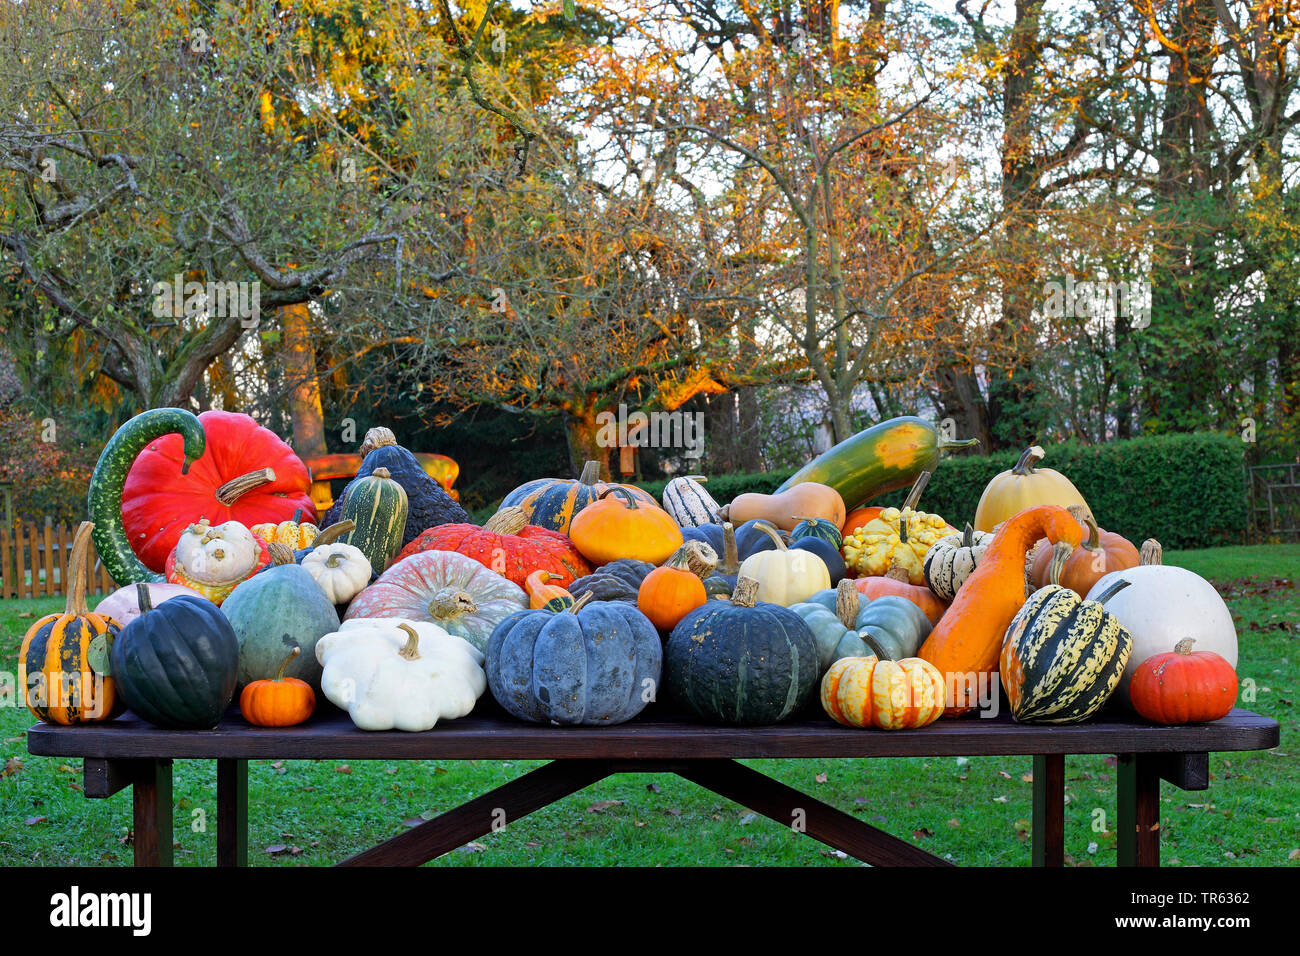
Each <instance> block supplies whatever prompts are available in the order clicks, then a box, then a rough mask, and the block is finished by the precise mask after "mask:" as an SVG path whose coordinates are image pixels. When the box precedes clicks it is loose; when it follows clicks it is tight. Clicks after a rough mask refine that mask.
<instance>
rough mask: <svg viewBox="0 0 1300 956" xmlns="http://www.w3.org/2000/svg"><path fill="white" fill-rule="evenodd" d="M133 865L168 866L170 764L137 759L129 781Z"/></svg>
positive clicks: (170, 803)
mask: <svg viewBox="0 0 1300 956" xmlns="http://www.w3.org/2000/svg"><path fill="white" fill-rule="evenodd" d="M131 803H132V809H133V811H134V814H133V815H134V824H135V865H136V866H171V865H172V762H171V761H170V760H141V761H139V762H138V764H137V770H136V775H135V779H134V780H133V781H132V788H131Z"/></svg>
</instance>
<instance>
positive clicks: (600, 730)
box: [27, 708, 1280, 760]
mask: <svg viewBox="0 0 1300 956" xmlns="http://www.w3.org/2000/svg"><path fill="white" fill-rule="evenodd" d="M1279 739H1280V728H1279V726H1278V723H1277V721H1275V720H1272V719H1271V718H1268V717H1262V716H1260V715H1259V714H1255V713H1252V712H1251V711H1248V710H1242V709H1240V708H1238V709H1236V710H1233V712H1232V713H1231V714H1229V715H1228V716H1227V717H1224V718H1223V719H1222V720H1217V721H1214V722H1213V723H1208V724H1188V725H1184V726H1181V727H1158V726H1154V725H1152V724H1148V723H1146V722H1145V721H1142V720H1141V719H1140V718H1136V717H1129V716H1126V715H1123V714H1120V713H1110V712H1107V713H1104V714H1103V715H1102V716H1101V718H1100V719H1097V720H1092V721H1089V722H1087V723H1083V724H1066V725H1061V726H1047V725H1030V724H1017V723H1015V722H1014V721H1012V720H1011V718H1010V716H1008V715H1006V714H1002V715H1000V716H998V717H996V718H993V719H981V718H978V717H967V718H962V719H956V720H944V719H941V720H939V721H938V722H937V723H934V724H931V725H930V726H929V727H923V728H920V729H918V730H899V731H889V732H886V731H880V730H857V729H854V728H850V727H841V726H840V725H838V724H836V723H834V722H832V721H831V720H830V719H829V718H825V717H811V718H808V719H804V720H798V721H790V722H787V723H783V724H777V725H775V726H771V727H723V726H712V725H708V724H701V723H698V722H696V721H693V720H691V719H689V718H686V717H682V716H675V715H664V714H662V713H660V714H656V715H654V716H653V717H647V718H646V719H641V718H638V719H636V720H632V721H630V722H628V723H625V724H620V725H618V726H615V727H552V726H540V725H533V724H526V723H522V722H520V721H517V720H515V719H513V718H511V717H508V716H505V715H503V714H501V713H500V712H499V711H498V712H490V713H488V712H485V713H481V714H471V715H470V716H468V717H463V718H461V719H459V720H451V721H447V722H446V723H444V724H439V725H438V726H437V727H435V728H433V729H432V730H428V731H425V732H423V733H404V732H401V731H386V732H368V731H362V730H357V729H356V728H355V727H354V726H353V724H352V721H351V720H350V719H349V718H348V716H347V715H346V714H345V713H343V712H341V711H338V710H335V709H333V708H325V709H322V710H321V711H319V712H318V713H317V714H316V715H315V716H314V717H313V718H312V719H311V720H310V721H308V722H307V723H305V724H302V725H300V726H297V727H289V728H265V727H254V726H251V725H250V724H248V723H246V722H245V721H244V719H243V718H242V717H241V716H240V715H239V713H238V711H237V710H232V711H230V712H228V713H227V715H226V717H225V718H224V719H223V720H222V721H221V723H220V724H219V725H218V726H217V727H216V728H215V729H213V730H198V731H196V730H163V729H161V728H158V727H154V726H153V725H151V724H148V723H145V722H144V721H143V720H141V719H140V718H138V717H136V716H135V715H134V714H131V713H127V714H124V715H123V716H121V717H119V718H118V719H117V720H113V721H109V722H107V723H97V724H83V725H81V726H77V727H61V726H57V725H54V724H44V723H41V724H36V725H35V726H33V727H32V728H31V729H30V730H29V731H28V732H27V748H28V750H29V751H30V752H31V753H32V754H35V755H38V756H60V757H90V758H100V759H114V758H116V759H132V758H137V759H149V758H153V759H160V758H176V759H214V758H240V759H242V758H251V759H284V758H289V759H325V760H336V759H344V760H366V759H374V760H557V759H565V758H590V759H602V760H611V759H614V760H617V759H676V760H688V759H692V758H697V759H698V758H761V757H924V756H934V757H941V756H978V755H1001V754H1092V753H1105V754H1116V753H1178V752H1181V753H1201V752H1209V751H1234V750H1267V749H1269V748H1270V747H1276V746H1277V745H1278V742H1279Z"/></svg>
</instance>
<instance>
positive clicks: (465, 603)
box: [429, 588, 478, 621]
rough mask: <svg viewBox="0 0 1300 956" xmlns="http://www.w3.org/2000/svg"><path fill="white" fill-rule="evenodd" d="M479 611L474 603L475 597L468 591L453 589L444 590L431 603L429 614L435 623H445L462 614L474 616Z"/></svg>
mask: <svg viewBox="0 0 1300 956" xmlns="http://www.w3.org/2000/svg"><path fill="white" fill-rule="evenodd" d="M477 610H478V604H477V603H476V602H475V601H474V597H473V595H471V594H470V593H469V592H468V591H457V590H453V589H451V588H443V589H442V590H441V591H439V592H438V593H437V594H435V595H434V596H433V600H432V601H430V602H429V613H430V614H431V615H432V616H433V619H434V620H435V621H445V620H447V619H448V618H452V617H459V616H460V615H462V614H473V613H474V612H475V611H477Z"/></svg>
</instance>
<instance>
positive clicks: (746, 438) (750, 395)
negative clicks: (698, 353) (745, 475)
mask: <svg viewBox="0 0 1300 956" xmlns="http://www.w3.org/2000/svg"><path fill="white" fill-rule="evenodd" d="M736 406H737V416H736V418H737V426H738V427H737V429H736V439H737V441H736V458H735V462H736V470H738V471H742V472H753V471H762V470H763V456H762V454H761V452H760V451H759V449H760V448H762V445H763V442H762V436H761V435H759V427H758V389H757V388H754V387H753V386H751V385H746V386H744V387H742V388H738V389H736Z"/></svg>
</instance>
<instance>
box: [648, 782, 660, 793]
mask: <svg viewBox="0 0 1300 956" xmlns="http://www.w3.org/2000/svg"><path fill="white" fill-rule="evenodd" d="M645 788H646V789H647V790H649V791H650V792H651V793H658V792H659V784H657V783H647V784H646V785H645Z"/></svg>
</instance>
